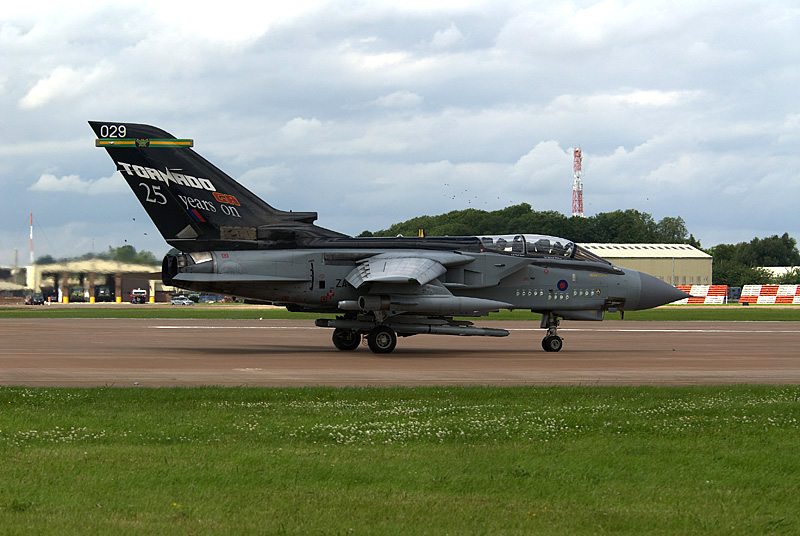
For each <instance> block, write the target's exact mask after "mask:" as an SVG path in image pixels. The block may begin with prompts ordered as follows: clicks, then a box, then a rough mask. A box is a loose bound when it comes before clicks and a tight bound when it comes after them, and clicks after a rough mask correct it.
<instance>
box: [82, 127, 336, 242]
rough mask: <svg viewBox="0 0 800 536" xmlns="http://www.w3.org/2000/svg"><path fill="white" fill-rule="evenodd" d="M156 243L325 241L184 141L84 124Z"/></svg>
mask: <svg viewBox="0 0 800 536" xmlns="http://www.w3.org/2000/svg"><path fill="white" fill-rule="evenodd" d="M89 124H90V125H91V127H92V129H93V130H94V132H95V134H96V135H97V141H96V142H95V144H96V145H97V146H98V147H104V148H105V149H106V151H108V154H109V156H111V159H112V160H114V162H115V163H116V165H117V170H118V171H119V172H120V174H121V175H122V177H123V178H124V179H125V180H126V181H127V182H128V185H129V186H130V187H131V189H132V190H133V192H134V193H135V194H136V197H137V198H138V199H139V202H140V203H141V204H142V206H143V207H144V209H145V210H146V211H147V214H148V215H149V216H150V218H151V219H152V220H153V223H155V225H156V227H157V228H158V230H159V232H161V235H162V236H163V237H164V240H166V241H167V243H169V244H170V245H172V246H174V247H176V248H178V249H181V250H183V251H198V250H203V249H216V248H218V247H223V248H230V249H233V248H247V249H251V248H259V247H265V243H268V242H271V241H274V240H281V241H286V240H290V241H291V240H293V241H302V240H300V238H301V237H303V236H305V237H309V238H331V237H341V236H344V235H342V234H340V233H336V232H333V231H330V230H328V229H323V228H322V227H317V226H316V225H313V222H314V221H315V220H316V219H317V213H316V212H285V211H282V210H277V209H275V208H273V207H271V206H270V205H268V204H267V203H265V202H264V201H263V200H262V199H260V198H259V197H258V196H256V195H255V194H254V193H252V192H251V191H250V190H248V189H247V188H245V187H244V186H242V185H241V184H239V183H238V182H236V181H235V180H233V179H232V178H231V177H229V176H228V175H226V174H225V173H224V172H223V171H221V170H220V169H218V168H217V167H216V166H214V165H213V164H212V163H210V162H209V161H208V160H206V159H205V158H203V157H202V156H200V155H199V154H197V153H196V152H194V151H193V150H192V149H191V147H192V141H191V140H187V139H177V138H175V137H174V136H173V135H171V134H169V133H168V132H165V131H163V130H161V129H159V128H156V127H153V126H150V125H141V124H136V123H113V122H103V121H89Z"/></svg>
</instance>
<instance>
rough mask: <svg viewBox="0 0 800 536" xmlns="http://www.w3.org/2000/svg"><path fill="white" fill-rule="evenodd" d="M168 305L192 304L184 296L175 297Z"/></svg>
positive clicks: (192, 303)
mask: <svg viewBox="0 0 800 536" xmlns="http://www.w3.org/2000/svg"><path fill="white" fill-rule="evenodd" d="M169 303H170V304H171V305H194V302H193V301H192V300H190V299H189V298H187V297H186V296H175V297H174V298H172V300H170V302H169Z"/></svg>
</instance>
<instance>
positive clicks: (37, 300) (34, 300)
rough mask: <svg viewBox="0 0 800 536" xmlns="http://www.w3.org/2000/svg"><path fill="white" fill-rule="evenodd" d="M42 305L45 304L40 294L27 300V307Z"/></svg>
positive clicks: (28, 297)
mask: <svg viewBox="0 0 800 536" xmlns="http://www.w3.org/2000/svg"><path fill="white" fill-rule="evenodd" d="M42 304H44V297H43V296H42V295H41V294H39V293H38V292H37V293H36V294H34V295H33V296H27V297H26V298H25V305H42Z"/></svg>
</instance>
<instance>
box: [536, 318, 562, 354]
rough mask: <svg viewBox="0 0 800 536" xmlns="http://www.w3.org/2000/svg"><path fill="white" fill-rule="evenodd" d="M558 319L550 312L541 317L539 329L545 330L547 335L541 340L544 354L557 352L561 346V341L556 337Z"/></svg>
mask: <svg viewBox="0 0 800 536" xmlns="http://www.w3.org/2000/svg"><path fill="white" fill-rule="evenodd" d="M559 323H560V319H559V318H558V316H557V315H556V314H554V313H552V312H550V313H547V315H542V324H541V327H543V328H546V329H547V335H545V337H544V339H542V349H544V351H545V352H558V351H559V350H561V347H562V346H563V340H562V339H561V337H559V336H558V324H559Z"/></svg>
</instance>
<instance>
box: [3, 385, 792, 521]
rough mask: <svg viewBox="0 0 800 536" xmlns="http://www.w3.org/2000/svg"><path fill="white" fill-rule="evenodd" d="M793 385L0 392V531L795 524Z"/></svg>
mask: <svg viewBox="0 0 800 536" xmlns="http://www.w3.org/2000/svg"><path fill="white" fill-rule="evenodd" d="M798 445H800V387H797V386H791V387H768V386H732V387H591V388H581V387H547V388H541V387H519V388H518V387H514V388H491V387H490V388H477V387H475V388H452V387H448V388H435V387H427V388H386V389H377V388H376V389H373V388H364V389H335V388H303V389H255V388H213V387H208V388H191V389H182V388H179V389H166V388H165V389H137V388H132V389H118V388H113V389H111V388H108V389H103V388H100V389H50V388H15V387H6V388H0V456H2V459H3V463H2V464H0V482H2V486H0V527H1V528H0V532H1V533H2V534H59V535H64V534H403V535H414V534H534V533H537V534H600V533H605V532H612V533H616V534H708V533H711V534H763V533H777V534H796V533H798V531H800V457H798V455H797V449H798Z"/></svg>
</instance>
